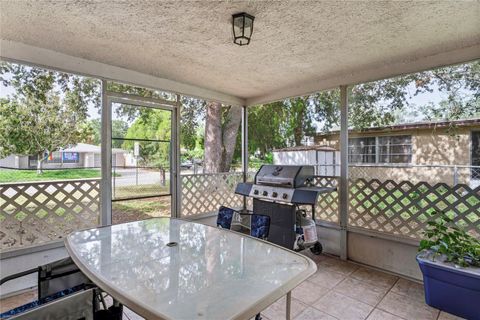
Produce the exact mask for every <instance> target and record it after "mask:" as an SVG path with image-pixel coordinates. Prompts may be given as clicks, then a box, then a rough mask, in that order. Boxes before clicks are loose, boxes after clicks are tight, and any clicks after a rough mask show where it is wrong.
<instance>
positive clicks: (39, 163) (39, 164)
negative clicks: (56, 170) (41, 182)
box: [37, 153, 43, 174]
mask: <svg viewBox="0 0 480 320" xmlns="http://www.w3.org/2000/svg"><path fill="white" fill-rule="evenodd" d="M42 165H43V153H40V154H38V156H37V174H42V173H43V170H42Z"/></svg>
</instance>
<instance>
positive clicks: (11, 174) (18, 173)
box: [0, 169, 101, 183]
mask: <svg viewBox="0 0 480 320" xmlns="http://www.w3.org/2000/svg"><path fill="white" fill-rule="evenodd" d="M100 176H101V173H100V170H99V169H65V170H44V171H43V173H42V174H37V172H36V171H35V170H2V169H0V183H6V182H25V181H44V180H66V179H87V178H100Z"/></svg>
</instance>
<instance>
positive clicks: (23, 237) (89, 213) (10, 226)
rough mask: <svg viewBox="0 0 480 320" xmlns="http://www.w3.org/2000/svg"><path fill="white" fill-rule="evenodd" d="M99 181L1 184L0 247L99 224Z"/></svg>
mask: <svg viewBox="0 0 480 320" xmlns="http://www.w3.org/2000/svg"><path fill="white" fill-rule="evenodd" d="M99 207H100V180H99V179H82V180H61V181H44V182H22V183H3V184H0V248H1V250H5V249H9V248H20V247H24V246H30V245H36V244H40V243H46V242H50V241H53V240H58V239H60V238H62V237H63V236H65V235H67V234H68V233H70V232H72V231H74V230H77V229H82V228H87V227H92V226H96V225H98V223H99V211H100V210H99Z"/></svg>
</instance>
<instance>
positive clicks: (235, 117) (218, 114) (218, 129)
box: [205, 102, 242, 173]
mask: <svg viewBox="0 0 480 320" xmlns="http://www.w3.org/2000/svg"><path fill="white" fill-rule="evenodd" d="M241 121H242V109H241V108H237V107H230V108H229V110H228V112H227V114H226V115H225V121H224V123H223V124H222V105H221V104H220V103H217V102H209V103H208V104H207V118H206V124H205V173H219V172H228V171H230V166H231V164H232V159H233V154H234V152H235V145H236V141H237V136H238V129H239V127H240V123H241Z"/></svg>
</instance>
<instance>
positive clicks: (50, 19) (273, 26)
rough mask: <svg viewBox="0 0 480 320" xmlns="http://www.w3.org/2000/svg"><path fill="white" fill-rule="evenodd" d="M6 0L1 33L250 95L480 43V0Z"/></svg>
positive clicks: (0, 9) (7, 37) (8, 37)
mask: <svg viewBox="0 0 480 320" xmlns="http://www.w3.org/2000/svg"><path fill="white" fill-rule="evenodd" d="M0 4H1V5H0V15H1V16H0V17H1V21H0V36H1V39H4V40H12V41H16V42H21V43H25V44H28V45H32V46H36V47H41V48H47V49H51V50H54V51H58V52H61V53H65V54H68V55H72V56H76V57H80V58H84V59H88V60H93V61H98V62H102V63H106V64H110V65H113V66H118V67H123V68H127V69H130V70H135V71H139V72H142V73H146V74H150V75H153V76H157V77H162V78H167V79H171V80H175V81H179V82H183V83H186V84H192V85H195V86H199V87H204V88H207V89H212V90H216V91H219V92H223V93H226V94H230V95H233V96H237V97H241V98H245V99H250V100H251V99H252V98H255V97H260V96H266V95H268V94H270V93H272V92H279V91H280V92H281V91H282V90H283V89H285V90H287V89H288V88H290V87H292V86H293V85H295V84H298V83H307V82H309V81H318V80H319V79H328V78H334V77H339V76H340V75H348V74H351V73H352V72H358V71H359V70H360V71H361V70H367V69H369V68H374V67H375V66H377V65H382V66H385V65H388V64H389V63H393V62H398V61H405V60H408V59H415V58H418V57H427V56H431V55H435V54H437V53H441V52H446V51H450V50H455V49H458V48H465V47H472V46H478V45H479V44H480V4H479V1H368V2H367V1H135V0H130V1H69V0H67V1H20V0H16V1H4V0H1V1H0ZM241 11H246V12H248V13H250V14H252V15H254V16H255V17H256V19H255V24H254V31H253V37H252V41H251V43H250V45H248V46H244V47H240V46H237V45H235V44H233V42H232V34H231V14H233V13H236V12H241ZM479 57H480V52H479Z"/></svg>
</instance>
